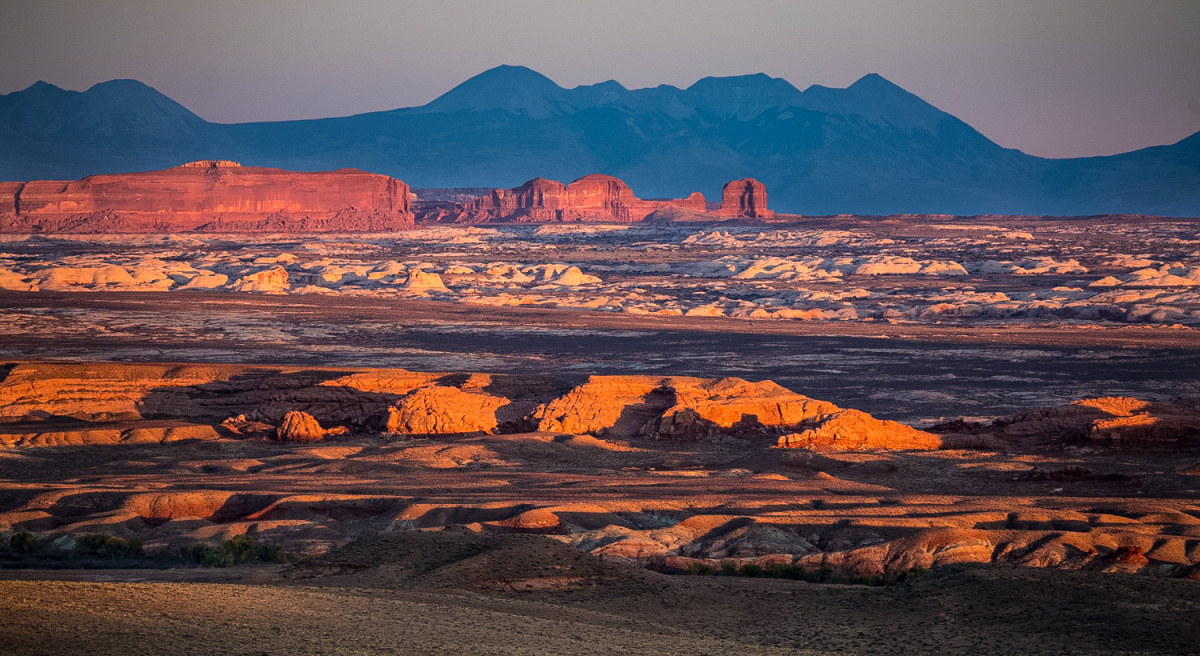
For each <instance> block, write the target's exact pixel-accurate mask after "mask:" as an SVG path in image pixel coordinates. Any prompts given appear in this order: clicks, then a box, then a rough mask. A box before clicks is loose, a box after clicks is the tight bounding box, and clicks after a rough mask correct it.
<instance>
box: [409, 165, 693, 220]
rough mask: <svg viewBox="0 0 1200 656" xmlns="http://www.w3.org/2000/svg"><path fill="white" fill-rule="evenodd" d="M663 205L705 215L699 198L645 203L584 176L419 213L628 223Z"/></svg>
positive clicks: (536, 182)
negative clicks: (572, 180) (564, 182)
mask: <svg viewBox="0 0 1200 656" xmlns="http://www.w3.org/2000/svg"><path fill="white" fill-rule="evenodd" d="M663 207H679V208H684V209H688V210H692V211H697V212H703V211H704V196H703V195H702V194H700V192H694V193H692V195H690V196H688V197H687V198H682V199H668V200H644V199H641V198H638V197H637V196H635V195H634V194H633V190H631V189H630V188H629V185H627V184H625V183H624V182H623V181H621V180H620V179H619V178H615V177H613V176H611V175H600V174H593V175H586V176H584V177H582V178H579V179H578V180H575V181H574V182H572V183H571V184H568V185H564V184H563V183H561V182H558V181H557V180H547V179H545V178H534V179H532V180H530V181H528V182H526V183H525V184H523V185H521V186H519V187H514V188H512V189H493V190H492V191H491V192H490V193H488V194H487V195H485V196H482V197H480V198H479V199H477V200H475V201H474V202H472V203H466V204H458V203H446V202H439V203H433V204H431V205H429V206H428V207H425V208H424V209H423V210H421V211H419V214H418V218H419V219H420V220H421V221H423V222H436V223H468V224H471V223H562V222H566V223H574V222H608V223H614V222H615V223H633V222H637V221H642V220H644V219H645V218H646V217H647V216H649V215H650V214H652V213H653V212H655V211H656V210H658V209H661V208H663Z"/></svg>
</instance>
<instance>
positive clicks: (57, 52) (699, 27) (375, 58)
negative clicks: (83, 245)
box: [0, 0, 1200, 157]
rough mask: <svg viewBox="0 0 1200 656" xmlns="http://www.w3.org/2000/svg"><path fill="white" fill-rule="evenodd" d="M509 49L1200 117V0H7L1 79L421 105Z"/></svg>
mask: <svg viewBox="0 0 1200 656" xmlns="http://www.w3.org/2000/svg"><path fill="white" fill-rule="evenodd" d="M499 64H522V65H525V66H529V67H531V68H533V69H535V70H538V71H540V72H542V73H544V74H546V75H548V76H549V77H550V78H552V79H553V80H554V81H556V82H558V83H559V84H560V85H562V86H565V87H573V86H576V85H579V84H591V83H595V82H602V81H604V80H608V79H615V80H617V81H618V82H620V83H622V84H624V85H625V86H626V87H630V88H636V87H644V86H655V85H658V84H663V83H666V84H674V85H677V86H687V85H690V84H691V83H693V82H695V81H696V80H697V79H699V78H701V77H704V76H707V75H738V74H744V73H758V72H764V73H767V74H769V75H772V76H776V77H783V78H786V79H787V80H789V81H790V82H791V83H792V84H794V85H796V86H797V87H799V88H801V89H804V88H806V87H808V86H809V85H811V84H822V85H826V86H836V87H842V86H846V85H848V84H850V83H852V82H853V81H854V80H856V79H858V78H859V77H861V76H862V75H865V74H867V73H879V74H881V75H883V76H884V77H886V78H888V79H889V80H891V81H893V82H895V83H896V84H899V85H900V86H902V87H904V88H906V89H908V90H909V91H912V92H913V93H916V94H917V95H919V96H921V97H922V98H924V99H925V100H927V101H929V102H931V103H933V104H934V105H936V106H938V107H940V108H941V109H944V110H946V111H948V112H950V113H952V114H954V115H956V116H958V117H959V118H961V119H963V120H965V121H966V122H968V123H970V124H971V125H972V126H974V127H975V128H977V129H978V130H980V131H981V132H983V133H984V134H985V135H987V136H988V137H990V138H992V139H993V140H995V141H996V142H998V143H1000V144H1001V145H1003V146H1009V147H1015V148H1020V149H1021V150H1024V151H1026V152H1028V153H1032V154H1035V155H1043V156H1047V157H1071V156H1082V155H1105V154H1111V153H1114V152H1121V151H1126V150H1133V149H1136V148H1141V147H1145V146H1150V145H1157V144H1164V143H1172V142H1175V141H1178V140H1179V139H1181V138H1183V137H1185V136H1187V135H1189V134H1191V133H1193V132H1196V131H1200V0H1179V1H1176V0H1133V1H1109V0H1028V1H1024V0H1023V1H1010V2H1006V1H1003V0H992V1H979V2H975V1H970V0H926V1H899V0H892V1H865V0H831V1H828V2H825V1H816V2H805V1H800V0H794V1H788V0H775V1H767V0H761V1H755V0H739V1H737V2H731V1H729V0H722V1H720V2H715V1H709V0H687V1H659V2H655V1H654V0H640V1H633V2H626V1H613V2H601V1H598V0H593V1H580V2H544V1H542V2H539V1H532V0H513V1H504V0H436V1H430V2H424V1H414V2H397V1H395V0H393V1H371V0H360V1H356V0H342V1H341V2H306V1H300V0H293V1H284V0H252V1H249V0H235V1H225V0H104V1H100V0H76V1H74V2H68V1H58V0H29V1H23V0H0V93H8V92H10V91H15V90H18V89H23V88H25V87H27V86H29V85H30V84H32V83H33V82H35V81H37V80H39V79H41V80H45V81H47V82H51V83H53V84H56V85H58V86H61V87H64V88H68V89H76V90H83V89H86V88H87V87H89V86H91V85H92V84H95V83H97V82H102V81H105V80H109V79H113V78H136V79H138V80H141V81H143V82H145V83H147V84H149V85H151V86H153V87H155V88H157V89H158V90H159V91H162V92H163V93H165V94H167V95H168V96H170V97H172V98H174V99H175V100H177V101H179V102H180V103H182V104H183V105H185V106H186V107H188V108H189V109H191V110H192V111H194V112H196V113H197V114H199V115H200V116H202V117H204V118H206V119H208V120H212V121H220V122H241V121H253V120H277V119H290V118H315V117H324V116H334V115H345V114H354V113H359V112H365V111H375V110H383V109H393V108H396V107H405V106H411V105H420V104H424V103H426V102H428V101H430V100H432V99H433V98H435V97H436V96H438V95H439V94H441V93H443V92H445V91H446V90H448V89H450V88H451V87H453V86H454V85H456V84H458V83H459V82H461V81H463V80H464V79H466V78H468V77H470V76H472V75H475V74H477V73H479V72H481V71H483V70H486V69H488V68H491V67H493V66H496V65H499Z"/></svg>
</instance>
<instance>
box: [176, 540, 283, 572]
mask: <svg viewBox="0 0 1200 656" xmlns="http://www.w3.org/2000/svg"><path fill="white" fill-rule="evenodd" d="M183 555H184V557H185V558H188V559H190V560H192V561H194V562H195V563H197V564H199V565H201V566H203V567H233V566H234V565H242V564H245V563H254V562H258V563H286V562H287V561H288V554H287V552H285V551H284V550H283V548H281V547H279V546H277V545H273V544H259V543H258V541H257V540H255V539H254V538H252V537H250V536H249V535H238V536H235V537H232V538H230V539H228V540H226V541H224V542H222V543H221V546H219V547H210V546H208V545H204V544H197V545H195V546H193V547H192V548H191V549H185V550H184V554H183Z"/></svg>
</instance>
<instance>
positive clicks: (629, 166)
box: [0, 66, 1200, 216]
mask: <svg viewBox="0 0 1200 656" xmlns="http://www.w3.org/2000/svg"><path fill="white" fill-rule="evenodd" d="M196 159H232V160H238V161H241V162H242V163H243V164H247V165H257V166H273V167H280V168H285V169H292V170H300V171H308V170H328V169H336V168H341V167H355V168H360V169H364V170H367V171H372V172H376V173H383V174H387V175H391V176H393V177H397V178H400V179H401V180H404V181H405V182H407V183H409V184H410V185H412V186H414V187H481V186H496V187H512V186H515V185H518V184H520V183H522V182H524V181H525V180H528V179H530V178H533V177H537V176H542V177H546V178H552V179H557V180H563V181H570V180H573V179H575V178H578V177H580V176H583V175H586V174H589V173H607V174H610V175H615V176H617V177H620V178H622V179H623V180H625V181H626V182H628V183H629V185H630V186H631V187H632V188H633V190H634V192H635V193H636V194H637V195H638V196H641V197H643V198H664V197H683V196H686V195H687V194H689V193H690V192H692V191H701V192H703V193H704V194H705V196H706V197H708V198H709V199H710V200H717V199H719V194H720V189H721V185H723V184H724V183H725V182H727V181H729V180H733V179H737V178H742V177H747V176H749V177H754V178H757V179H759V180H761V181H762V182H763V183H765V184H766V186H767V191H768V194H769V199H770V205H771V207H772V208H774V209H776V210H778V211H783V212H794V213H803V214H835V213H856V214H892V213H950V214H1054V215H1081V214H1116V213H1121V214H1157V215H1166V216H1200V133H1196V134H1194V135H1192V136H1190V137H1188V138H1186V139H1184V140H1182V141H1180V142H1178V143H1175V144H1172V145H1168V146H1156V147H1152V148H1145V149H1142V150H1137V151H1133V152H1129V153H1123V154H1119V155H1113V156H1109V157H1088V158H1076V159H1044V158H1040V157H1034V156H1032V155H1027V154H1025V153H1022V152H1020V151H1018V150H1014V149H1009V148H1002V147H1000V146H999V145H997V144H996V143H994V142H992V141H991V140H989V139H988V138H987V137H985V136H983V135H982V134H980V133H979V132H978V131H976V130H975V129H973V128H972V127H971V126H969V125H967V124H966V123H964V122H962V121H960V120H959V119H957V118H955V117H954V116H951V115H950V114H947V113H946V112H943V111H941V110H939V109H937V108H936V107H934V106H932V105H930V104H929V103H927V102H925V101H924V100H922V99H920V98H919V97H917V96H915V95H913V94H911V93H909V92H907V91H905V90H904V89H902V88H900V87H898V86H896V85H895V84H892V83H891V82H889V81H887V80H886V79H884V78H882V77H880V76H878V75H874V74H872V75H867V76H865V77H863V78H862V79H860V80H858V81H857V82H855V83H854V84H852V85H850V86H849V87H847V88H845V89H833V88H828V87H822V86H812V87H809V88H808V89H806V90H804V91H800V90H799V89H797V88H796V87H794V86H792V85H791V84H790V83H788V82H787V81H786V80H783V79H779V78H772V77H769V76H767V75H763V74H758V75H746V76H737V77H708V78H704V79H702V80H700V81H698V82H696V83H695V84H693V85H692V86H690V87H688V88H686V89H680V88H677V87H673V86H668V85H663V86H658V87H653V88H647V89H626V88H625V87H623V86H621V85H620V84H618V83H617V82H615V81H611V80H610V81H608V82H602V83H599V84H593V85H588V86H580V87H576V88H574V89H564V88H562V87H560V86H558V85H557V84H555V83H554V82H553V81H552V80H550V79H549V78H547V77H545V76H544V75H541V74H540V73H537V72H536V71H533V70H531V69H528V68H525V67H521V66H500V67H497V68H493V69H491V70H489V71H486V72H484V73H481V74H479V75H477V76H475V77H473V78H471V79H469V80H467V81H466V82H463V83H462V84H460V85H458V86H457V87H455V88H453V89H451V90H450V91H448V92H447V93H446V94H444V95H442V96H441V97H439V98H437V99H436V100H434V101H433V102H430V103H429V104H427V105H423V106H421V107H408V108H403V109H396V110H392V111H385V112H374V113H369V114H359V115H355V116H347V117H338V118H325V119H315V120H304V121H279V122H267V123H240V124H218V123H210V122H207V121H205V120H203V119H201V118H200V117H198V116H196V115H195V114H193V113H192V112H190V111H188V110H187V109H186V108H185V107H183V106H182V105H180V104H178V103H176V102H175V101H173V100H171V99H170V98H168V97H166V96H164V95H163V94H161V93H159V92H158V91H156V90H154V89H153V88H151V87H149V86H146V85H144V84H142V83H140V82H137V81H135V80H113V81H110V82H105V83H102V84H97V85H96V86H93V87H92V88H90V89H88V90H87V91H83V92H75V91H66V90H63V89H60V88H58V87H56V86H54V85H51V84H47V83H45V82H38V83H36V84H34V85H33V86H31V87H29V88H28V89H25V90H23V91H17V92H13V93H10V94H7V95H0V180H31V179H75V178H80V177H83V176H86V175H90V174H93V173H120V172H130V171H144V170H152V169H160V168H166V167H170V166H176V165H178V164H181V163H183V162H187V161H191V160H196Z"/></svg>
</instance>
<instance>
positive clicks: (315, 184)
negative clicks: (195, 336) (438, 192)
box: [0, 161, 413, 233]
mask: <svg viewBox="0 0 1200 656" xmlns="http://www.w3.org/2000/svg"><path fill="white" fill-rule="evenodd" d="M411 227H413V215H412V212H411V211H410V209H409V188H408V185H406V184H404V183H403V182H401V181H399V180H396V179H394V178H390V177H388V176H385V175H377V174H374V173H367V172H365V171H359V170H357V169H339V170H337V171H324V172H313V173H302V172H293V171H284V170H282V169H271V168H261V167H252V166H240V165H238V164H237V163H236V162H225V161H201V162H192V163H190V164H185V165H183V166H179V167H175V168H172V169H166V170H162V171H148V172H144V173H126V174H119V175H93V176H88V177H86V178H84V179H82V180H73V181H52V180H35V181H32V182H24V183H0V232H10V233H32V232H57V233H174V232H189V231H201V232H388V231H394V230H404V229H408V228H411Z"/></svg>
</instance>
